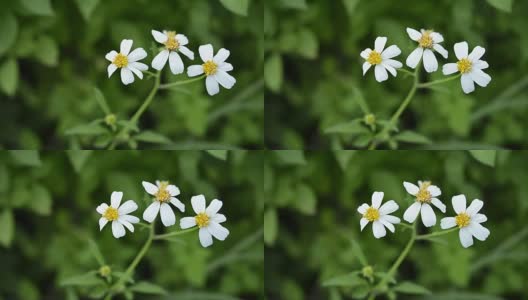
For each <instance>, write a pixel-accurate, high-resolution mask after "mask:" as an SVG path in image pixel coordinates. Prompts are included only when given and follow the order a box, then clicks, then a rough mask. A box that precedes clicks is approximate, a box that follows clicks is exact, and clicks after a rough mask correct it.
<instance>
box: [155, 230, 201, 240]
mask: <svg viewBox="0 0 528 300" xmlns="http://www.w3.org/2000/svg"><path fill="white" fill-rule="evenodd" d="M197 229H198V227H193V228H190V229H186V230H180V231H173V232H169V233H165V234H157V235H155V236H154V238H153V239H154V240H162V239H166V238H168V237H173V236H178V235H182V234H186V233H189V232H193V231H196V230H197Z"/></svg>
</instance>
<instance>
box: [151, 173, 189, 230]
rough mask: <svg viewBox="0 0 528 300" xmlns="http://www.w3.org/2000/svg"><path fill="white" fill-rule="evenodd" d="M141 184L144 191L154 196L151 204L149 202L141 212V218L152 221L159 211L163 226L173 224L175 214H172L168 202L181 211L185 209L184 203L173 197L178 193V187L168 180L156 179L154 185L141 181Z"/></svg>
mask: <svg viewBox="0 0 528 300" xmlns="http://www.w3.org/2000/svg"><path fill="white" fill-rule="evenodd" d="M142 184H143V188H145V191H147V193H149V194H151V195H152V196H154V198H153V199H152V200H153V202H152V204H150V205H149V207H147V209H145V211H144V212H143V219H144V220H145V221H147V222H149V223H152V222H153V221H154V219H155V218H156V217H157V216H158V212H159V213H160V215H161V222H162V223H163V225H165V227H169V226H172V225H174V224H175V223H176V216H175V215H174V212H173V211H172V208H171V207H170V205H169V202H170V203H172V205H174V206H176V208H178V209H179V210H180V211H181V212H184V211H185V205H184V204H183V203H181V201H180V200H178V199H177V198H175V197H176V196H178V195H179V194H180V189H179V188H178V187H176V186H175V185H173V184H169V182H168V181H159V180H156V185H154V184H152V183H150V182H147V181H143V182H142Z"/></svg>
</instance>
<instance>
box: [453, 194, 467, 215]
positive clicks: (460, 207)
mask: <svg viewBox="0 0 528 300" xmlns="http://www.w3.org/2000/svg"><path fill="white" fill-rule="evenodd" d="M451 203H453V208H454V209H455V212H456V213H457V214H460V213H463V212H465V211H466V196H464V195H457V196H454V197H453V198H451Z"/></svg>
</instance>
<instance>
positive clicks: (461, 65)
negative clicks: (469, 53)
mask: <svg viewBox="0 0 528 300" xmlns="http://www.w3.org/2000/svg"><path fill="white" fill-rule="evenodd" d="M472 66H473V64H472V63H471V61H470V60H469V59H467V58H462V59H461V60H459V61H458V62H457V68H458V70H459V71H460V73H462V74H465V73H468V72H469V71H471V67H472Z"/></svg>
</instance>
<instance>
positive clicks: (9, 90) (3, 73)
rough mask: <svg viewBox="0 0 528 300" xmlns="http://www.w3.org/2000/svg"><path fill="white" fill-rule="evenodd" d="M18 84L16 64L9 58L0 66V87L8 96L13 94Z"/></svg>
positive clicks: (14, 60)
mask: <svg viewBox="0 0 528 300" xmlns="http://www.w3.org/2000/svg"><path fill="white" fill-rule="evenodd" d="M17 86H18V64H17V61H16V59H14V58H10V59H8V60H7V61H6V62H4V63H3V64H2V66H0V89H1V90H2V91H3V92H4V93H6V94H7V95H8V96H13V95H14V94H15V91H16V89H17Z"/></svg>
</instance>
